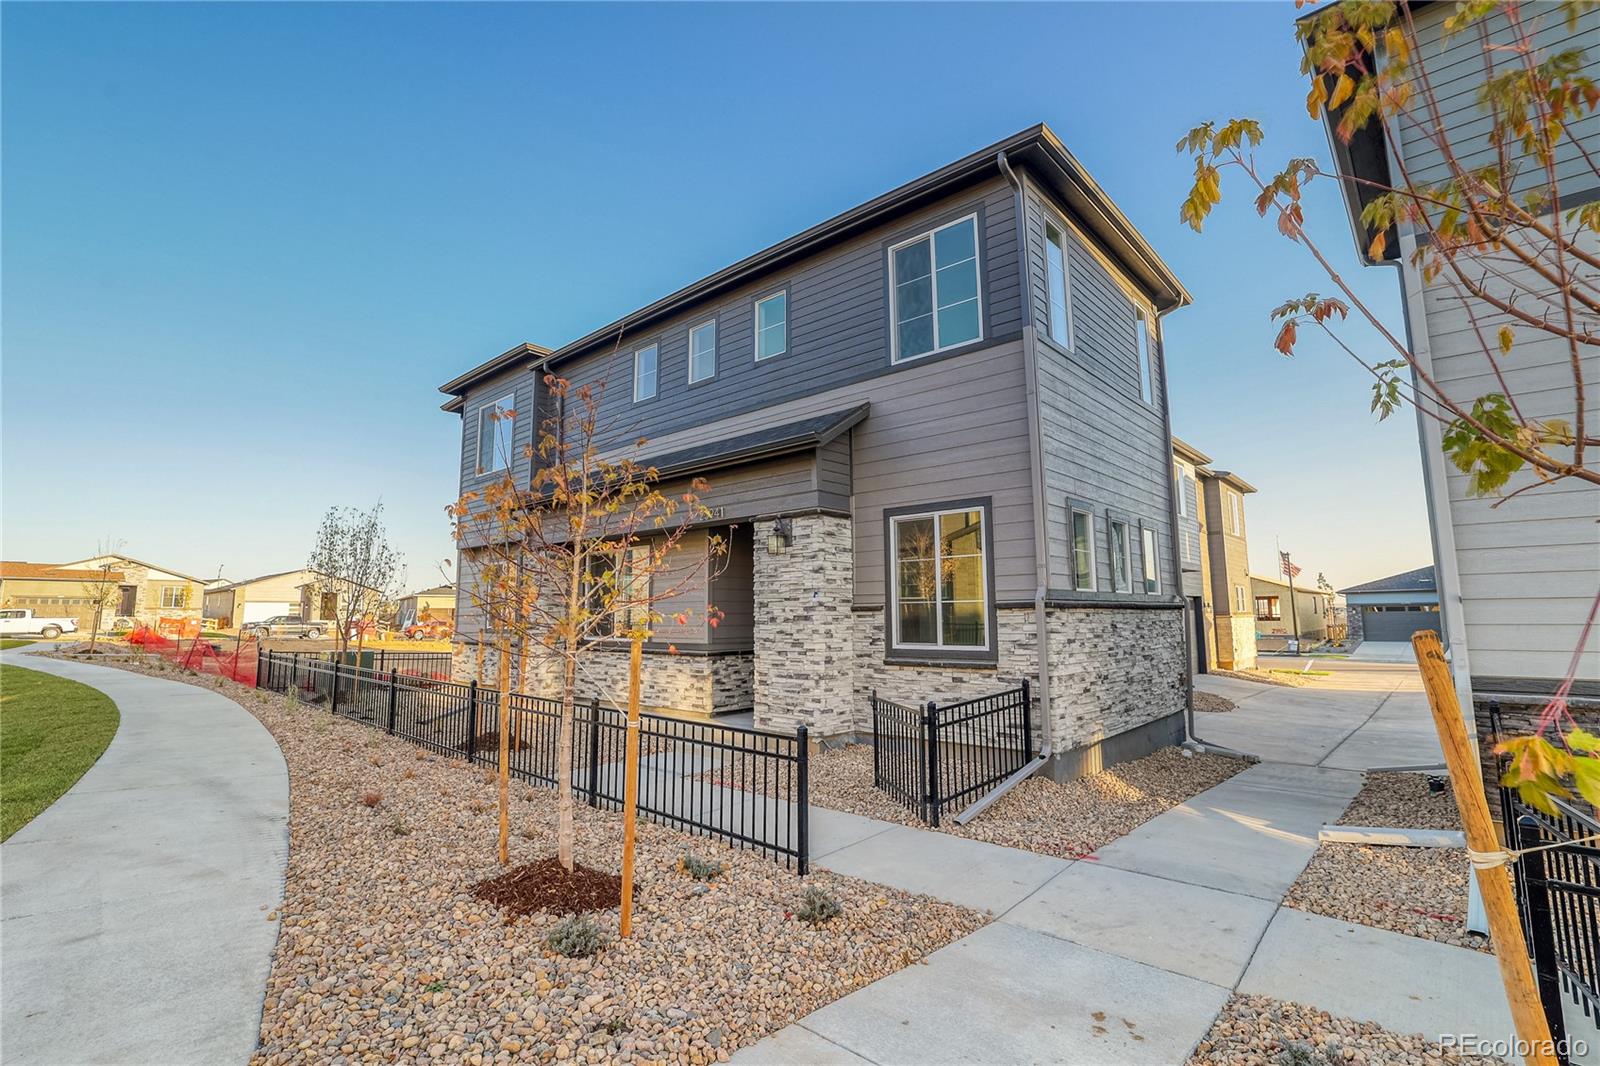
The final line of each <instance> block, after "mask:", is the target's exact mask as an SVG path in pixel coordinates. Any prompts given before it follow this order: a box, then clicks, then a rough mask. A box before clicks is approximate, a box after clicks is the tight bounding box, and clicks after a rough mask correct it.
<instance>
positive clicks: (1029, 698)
mask: <svg viewBox="0 0 1600 1066" xmlns="http://www.w3.org/2000/svg"><path fill="white" fill-rule="evenodd" d="M1021 746H1022V762H1023V763H1024V764H1025V763H1026V762H1027V761H1028V759H1029V758H1031V757H1032V754H1033V689H1032V686H1030V685H1029V684H1028V679H1027V678H1023V679H1022V745H1021ZM1020 765H1021V764H1019V768H1020Z"/></svg>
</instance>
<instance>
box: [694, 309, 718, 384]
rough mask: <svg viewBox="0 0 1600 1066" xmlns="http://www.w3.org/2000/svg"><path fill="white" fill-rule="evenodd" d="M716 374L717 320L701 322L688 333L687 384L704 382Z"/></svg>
mask: <svg viewBox="0 0 1600 1066" xmlns="http://www.w3.org/2000/svg"><path fill="white" fill-rule="evenodd" d="M716 372H717V320H716V319H714V318H713V319H712V320H711V321H710V322H702V323H700V324H699V325H698V326H696V327H694V328H693V329H691V330H690V331H689V383H690V384H691V385H692V384H694V383H695V382H696V381H704V380H706V379H707V378H709V377H712V376H714V375H715V374H716Z"/></svg>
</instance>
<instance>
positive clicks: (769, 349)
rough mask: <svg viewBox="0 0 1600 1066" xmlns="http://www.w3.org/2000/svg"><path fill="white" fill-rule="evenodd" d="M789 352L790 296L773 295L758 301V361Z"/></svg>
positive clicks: (782, 294)
mask: <svg viewBox="0 0 1600 1066" xmlns="http://www.w3.org/2000/svg"><path fill="white" fill-rule="evenodd" d="M788 350H789V294H788V293H783V292H778V293H773V294H772V295H771V296H768V297H766V298H765V299H761V300H757V301H756V361H757V362H759V361H761V360H762V359H771V358H772V357H773V356H775V355H782V354H783V353H784V352H786V351H788Z"/></svg>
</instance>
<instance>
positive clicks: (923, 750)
mask: <svg viewBox="0 0 1600 1066" xmlns="http://www.w3.org/2000/svg"><path fill="white" fill-rule="evenodd" d="M1032 713H1033V700H1032V694H1031V692H1030V691H1029V687H1028V682H1027V681H1023V683H1022V686H1021V687H1020V688H1014V689H1009V690H1007V691H1005V692H999V693H996V694H994V695H992V696H981V697H979V698H978V699H974V700H964V701H962V702H960V703H949V704H946V705H944V706H943V707H941V706H939V705H938V704H936V703H934V702H932V701H929V702H928V703H927V704H925V705H923V706H920V707H908V706H906V705H905V704H901V703H894V702H892V701H890V700H885V699H881V698H879V696H878V694H877V693H873V694H872V783H873V784H874V785H876V786H877V787H878V788H881V789H883V790H884V791H885V792H887V793H889V795H891V796H893V797H894V798H895V799H897V800H899V801H900V802H901V803H903V804H904V805H905V806H906V807H907V808H908V809H910V810H913V811H915V812H916V813H917V817H918V818H921V819H922V820H923V821H924V822H927V823H928V824H929V825H934V826H936V825H938V824H939V819H940V817H941V816H942V815H944V814H945V813H947V812H948V811H949V810H950V809H951V808H952V807H956V808H959V807H965V806H967V805H968V804H970V803H973V802H974V801H976V800H978V799H979V798H981V797H982V796H983V795H984V794H985V793H987V792H988V791H990V790H991V789H993V788H994V787H995V786H996V785H998V784H1000V782H1002V781H1004V780H1005V779H1006V778H1008V777H1010V776H1011V775H1012V774H1014V773H1016V772H1017V771H1018V770H1020V769H1022V768H1023V767H1024V766H1026V765H1027V764H1028V763H1029V762H1030V761H1031V760H1032V758H1033V751H1032V740H1031V737H1032V732H1033V728H1032V727H1033V722H1032Z"/></svg>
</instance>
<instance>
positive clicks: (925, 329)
mask: <svg viewBox="0 0 1600 1066" xmlns="http://www.w3.org/2000/svg"><path fill="white" fill-rule="evenodd" d="M889 258H890V273H891V275H892V276H891V280H890V302H891V305H892V307H893V312H892V315H891V319H892V321H893V322H894V355H893V358H894V360H895V361H896V362H899V361H901V360H904V359H914V358H916V357H917V356H919V355H928V354H930V353H932V352H938V351H943V350H944V349H946V348H953V347H955V346H956V345H958V344H966V343H967V342H968V341H975V340H977V339H978V338H979V337H981V336H982V335H983V314H982V311H981V310H980V308H979V292H978V220H977V216H975V215H969V216H967V217H966V218H963V219H960V220H958V221H956V222H952V223H950V224H949V225H947V226H941V227H940V228H938V229H936V230H933V231H932V232H930V233H925V234H923V235H922V236H920V237H915V238H913V239H912V240H909V241H906V242H905V243H903V244H900V245H897V246H896V247H894V248H893V249H891V250H890V253H889Z"/></svg>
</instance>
